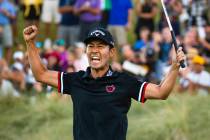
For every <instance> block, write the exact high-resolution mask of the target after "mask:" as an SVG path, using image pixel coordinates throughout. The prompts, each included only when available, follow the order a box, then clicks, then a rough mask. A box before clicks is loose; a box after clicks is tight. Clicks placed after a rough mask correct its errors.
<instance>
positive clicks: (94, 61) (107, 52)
mask: <svg viewBox="0 0 210 140" xmlns="http://www.w3.org/2000/svg"><path fill="white" fill-rule="evenodd" d="M86 53H87V56H88V61H89V65H90V67H91V68H93V69H103V68H105V67H107V66H109V60H110V58H111V57H113V54H114V49H113V48H111V49H110V47H109V45H107V44H104V43H103V42H102V41H99V40H97V41H92V42H90V43H88V44H87V48H86Z"/></svg>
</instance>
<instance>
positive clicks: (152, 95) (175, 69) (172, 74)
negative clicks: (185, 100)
mask: <svg viewBox="0 0 210 140" xmlns="http://www.w3.org/2000/svg"><path fill="white" fill-rule="evenodd" d="M184 59H185V55H184V53H183V51H182V48H179V50H178V51H177V59H176V62H174V63H173V64H172V66H171V69H170V71H169V73H168V74H167V75H166V76H165V78H164V80H163V81H162V82H161V83H160V85H156V84H151V83H149V84H148V86H147V88H146V91H145V98H146V99H163V100H164V99H167V97H168V96H169V94H170V92H171V91H172V89H173V87H174V85H175V83H176V77H177V76H178V73H179V66H180V65H179V63H178V62H180V61H181V60H184Z"/></svg>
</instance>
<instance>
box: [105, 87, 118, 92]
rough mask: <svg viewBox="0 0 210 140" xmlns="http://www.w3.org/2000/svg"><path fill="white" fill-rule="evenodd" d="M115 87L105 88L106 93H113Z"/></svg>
mask: <svg viewBox="0 0 210 140" xmlns="http://www.w3.org/2000/svg"><path fill="white" fill-rule="evenodd" d="M115 89H116V87H115V86H114V85H109V86H106V92H108V93H113V92H114V91H115Z"/></svg>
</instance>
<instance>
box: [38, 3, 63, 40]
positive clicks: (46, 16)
mask: <svg viewBox="0 0 210 140" xmlns="http://www.w3.org/2000/svg"><path fill="white" fill-rule="evenodd" d="M58 6H59V0H44V1H43V7H42V14H41V20H42V22H43V23H44V25H45V39H50V38H49V37H50V35H51V34H52V32H51V26H52V25H53V23H55V32H57V27H58V24H59V23H60V20H61V15H60V13H59V12H58Z"/></svg>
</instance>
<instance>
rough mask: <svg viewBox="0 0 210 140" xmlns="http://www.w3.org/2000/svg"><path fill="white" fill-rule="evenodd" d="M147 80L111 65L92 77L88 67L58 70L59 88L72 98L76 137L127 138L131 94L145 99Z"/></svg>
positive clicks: (87, 139) (80, 139) (86, 139)
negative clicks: (67, 71) (113, 68)
mask: <svg viewBox="0 0 210 140" xmlns="http://www.w3.org/2000/svg"><path fill="white" fill-rule="evenodd" d="M147 84H148V83H146V82H141V81H138V80H137V79H136V78H134V77H132V76H129V75H128V74H126V73H119V72H113V71H112V70H111V69H109V71H108V72H107V74H106V75H105V76H104V77H101V78H96V79H93V78H92V77H91V75H90V68H88V69H87V70H86V72H85V71H79V72H74V73H63V72H61V73H59V74H58V91H59V92H61V93H65V94H70V95H71V97H72V101H73V110H74V111H73V113H74V127H73V134H74V139H75V140H125V139H126V132H127V126H128V120H127V112H128V110H129V108H130V105H131V98H133V99H135V100H137V101H139V102H144V101H145V99H144V92H145V89H146V86H147Z"/></svg>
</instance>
